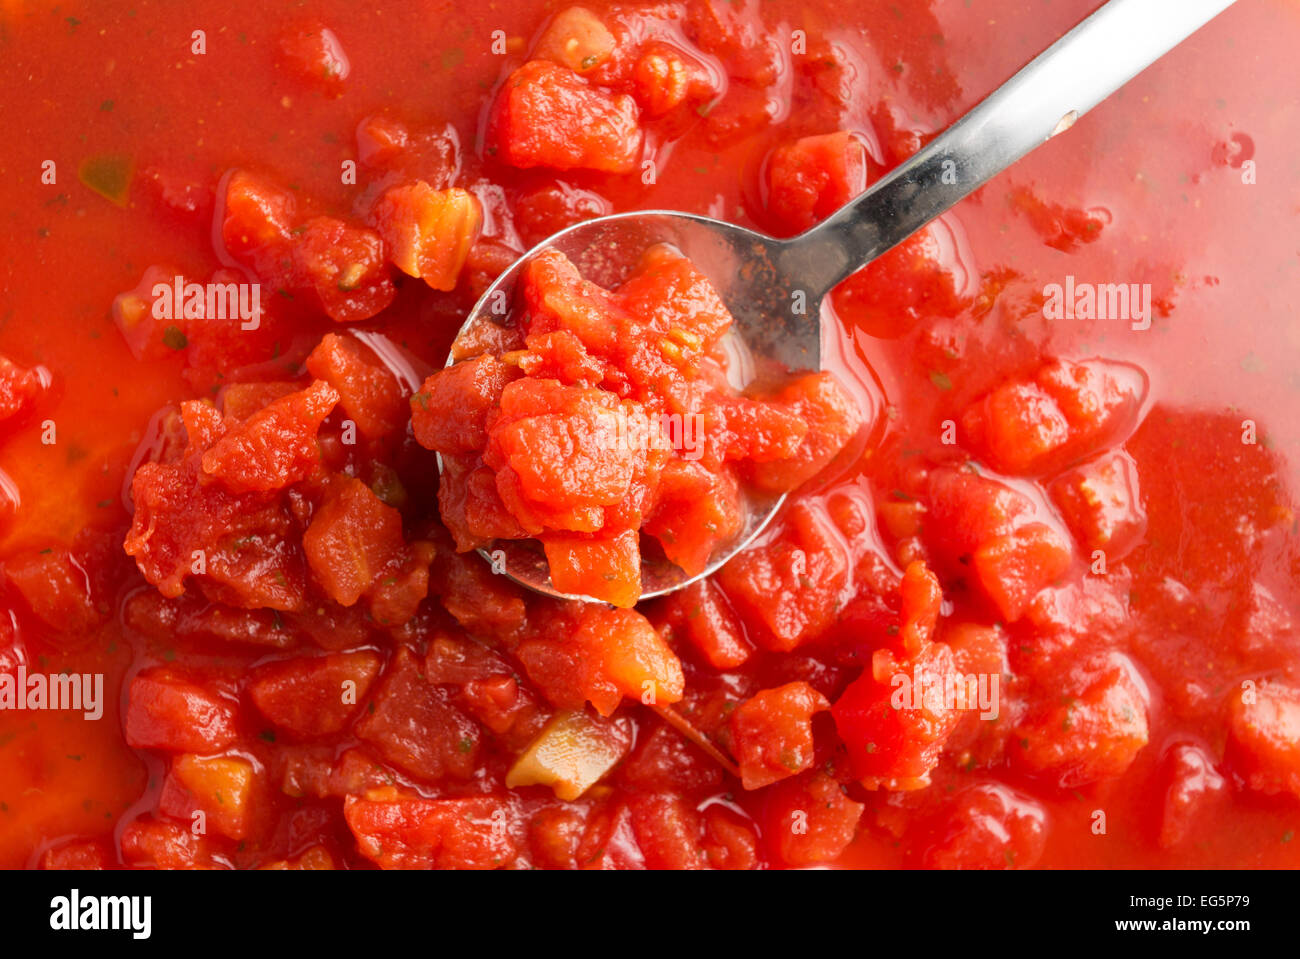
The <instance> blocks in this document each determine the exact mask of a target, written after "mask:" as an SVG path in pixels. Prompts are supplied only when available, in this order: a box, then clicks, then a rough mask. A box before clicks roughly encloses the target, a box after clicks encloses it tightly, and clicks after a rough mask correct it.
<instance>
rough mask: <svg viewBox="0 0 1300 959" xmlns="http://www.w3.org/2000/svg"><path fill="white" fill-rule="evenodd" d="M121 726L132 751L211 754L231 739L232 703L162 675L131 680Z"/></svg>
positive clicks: (169, 673)
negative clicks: (123, 724) (124, 726)
mask: <svg viewBox="0 0 1300 959" xmlns="http://www.w3.org/2000/svg"><path fill="white" fill-rule="evenodd" d="M125 725H126V741H127V743H128V744H129V745H131V746H132V747H134V748H136V749H160V750H164V751H167V752H185V753H213V752H217V751H219V750H222V749H225V748H226V747H227V746H229V745H230V744H231V743H233V742H234V741H235V737H236V735H237V727H236V720H235V705H234V703H233V702H231V701H230V700H228V699H226V698H225V697H223V696H221V695H219V694H217V693H216V692H214V691H212V690H210V689H208V688H206V687H204V686H201V685H199V684H198V683H195V682H192V681H190V680H188V679H186V678H185V677H183V676H181V675H179V674H178V673H174V672H172V671H170V670H167V669H152V670H145V671H144V672H142V673H140V674H139V675H138V676H136V677H135V679H133V680H131V689H130V692H129V694H128V697H127V708H126V723H125Z"/></svg>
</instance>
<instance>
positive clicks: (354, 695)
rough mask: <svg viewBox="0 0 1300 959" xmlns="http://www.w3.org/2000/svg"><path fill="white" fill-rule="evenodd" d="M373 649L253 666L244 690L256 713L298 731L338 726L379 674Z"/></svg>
mask: <svg viewBox="0 0 1300 959" xmlns="http://www.w3.org/2000/svg"><path fill="white" fill-rule="evenodd" d="M381 665H382V664H381V662H380V659H379V654H378V653H374V652H370V651H369V650H364V651H361V652H356V653H335V654H333V655H329V656H317V657H313V658H311V659H288V660H283V661H281V662H273V663H267V664H265V665H263V666H259V667H257V669H256V670H254V672H253V676H252V679H251V680H250V682H249V684H248V695H249V697H250V698H251V699H252V700H253V702H254V703H255V704H256V705H257V708H258V710H259V711H261V713H262V715H263V716H265V717H266V718H267V719H269V720H270V721H271V722H273V723H275V725H276V726H278V727H279V728H281V729H285V730H288V731H289V732H291V733H294V734H295V735H298V736H308V737H313V736H328V735H331V734H333V733H337V732H340V731H341V730H342V729H344V728H345V727H346V726H347V724H348V720H349V719H351V718H352V716H353V715H354V714H355V713H356V712H357V705H358V704H359V703H362V702H365V699H366V694H367V693H369V692H370V686H371V684H372V683H373V682H374V681H375V678H376V677H377V676H378V675H379V669H380V666H381Z"/></svg>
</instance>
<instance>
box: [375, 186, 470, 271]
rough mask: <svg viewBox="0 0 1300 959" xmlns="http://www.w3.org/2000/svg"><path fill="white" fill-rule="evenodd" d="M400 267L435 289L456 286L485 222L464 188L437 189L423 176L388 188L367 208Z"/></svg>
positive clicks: (389, 251) (395, 262) (391, 255)
mask: <svg viewBox="0 0 1300 959" xmlns="http://www.w3.org/2000/svg"><path fill="white" fill-rule="evenodd" d="M370 220H371V222H372V223H373V224H374V225H375V228H376V229H377V230H378V231H379V233H380V235H381V236H382V237H383V238H384V242H385V243H386V244H387V245H388V256H389V258H390V259H391V260H392V261H393V263H394V265H396V266H397V268H398V269H399V270H401V271H402V272H403V273H405V274H407V275H408V276H414V277H419V278H420V279H423V280H424V282H425V283H427V284H429V286H431V287H432V288H433V289H435V290H454V289H455V288H456V281H457V280H458V279H459V277H460V273H461V269H462V268H463V267H464V266H465V260H466V258H467V257H468V256H469V251H470V247H471V246H473V245H474V241H475V240H477V239H478V235H479V230H480V229H481V227H482V224H483V208H482V205H481V204H480V203H479V201H478V198H477V197H475V196H474V194H472V193H470V192H469V191H468V190H461V189H449V190H435V189H433V187H431V186H429V184H427V183H425V182H424V181H423V180H417V181H416V182H415V183H411V184H407V185H404V186H394V187H389V188H388V189H387V190H386V191H385V192H384V194H383V196H381V197H380V198H379V199H378V200H377V201H376V202H375V205H374V207H372V208H371V211H370Z"/></svg>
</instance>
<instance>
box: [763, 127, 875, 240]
mask: <svg viewBox="0 0 1300 959" xmlns="http://www.w3.org/2000/svg"><path fill="white" fill-rule="evenodd" d="M767 184H768V191H767V212H768V215H769V216H770V217H771V218H772V220H773V221H774V222H775V223H776V224H777V227H778V229H779V230H780V232H781V234H782V235H793V234H795V233H802V232H803V231H804V230H807V229H808V228H809V227H811V226H813V225H814V224H816V223H818V222H820V221H821V220H824V219H826V217H828V216H830V215H831V214H832V213H834V212H835V211H836V210H838V209H839V208H840V207H842V206H843V205H844V204H846V203H848V202H849V200H851V199H853V198H854V197H855V196H857V195H858V194H859V193H861V192H862V191H863V190H865V189H866V188H867V153H866V150H865V149H863V146H862V144H861V142H859V141H858V140H857V138H856V137H854V136H853V134H851V133H847V132H845V131H843V130H841V131H839V132H837V133H826V134H823V135H821V136H813V137H802V138H801V139H798V140H795V141H793V142H791V143H783V144H782V145H781V146H779V147H777V148H776V149H775V150H774V151H773V152H772V155H771V156H770V157H769V158H768V161H767Z"/></svg>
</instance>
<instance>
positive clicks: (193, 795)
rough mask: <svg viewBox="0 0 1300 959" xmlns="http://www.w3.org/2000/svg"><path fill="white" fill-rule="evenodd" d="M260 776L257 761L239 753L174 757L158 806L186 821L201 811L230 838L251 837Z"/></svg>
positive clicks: (165, 812)
mask: <svg viewBox="0 0 1300 959" xmlns="http://www.w3.org/2000/svg"><path fill="white" fill-rule="evenodd" d="M257 778H258V773H257V770H255V769H254V767H253V764H252V763H250V762H249V761H248V760H246V759H241V758H240V757H238V756H212V757H204V756H195V755H193V754H190V753H186V754H183V755H180V756H177V757H176V758H175V759H174V760H172V766H171V771H170V772H169V773H168V774H167V779H166V780H165V781H164V783H163V789H162V795H161V796H160V797H159V800H158V809H159V811H160V812H162V813H164V814H166V815H169V816H175V817H176V818H178V819H182V820H192V812H193V811H194V810H198V811H200V812H202V813H203V815H204V820H203V821H205V822H206V826H207V828H208V829H212V830H214V831H216V832H218V833H220V834H221V835H223V836H226V837H227V838H229V839H247V838H248V837H249V836H250V835H252V833H253V828H254V826H253V820H254V817H255V816H256V815H257V814H258V810H256V809H255V808H254V806H255V805H256V803H257V799H258V798H259V797H258V796H257V795H256V794H257V783H256V780H257ZM262 811H265V807H263V810H262Z"/></svg>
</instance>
